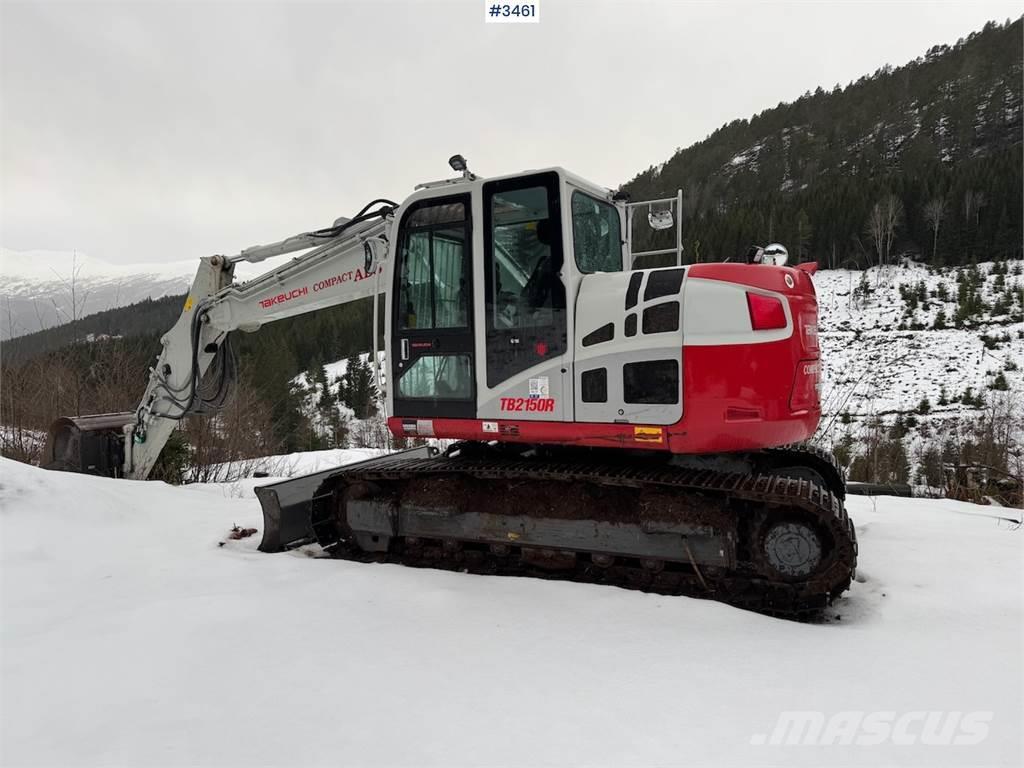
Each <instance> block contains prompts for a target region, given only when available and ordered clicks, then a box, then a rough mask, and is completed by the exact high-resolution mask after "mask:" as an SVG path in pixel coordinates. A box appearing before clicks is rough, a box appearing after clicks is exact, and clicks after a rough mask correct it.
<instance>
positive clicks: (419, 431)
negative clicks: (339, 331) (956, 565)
mask: <svg viewBox="0 0 1024 768" xmlns="http://www.w3.org/2000/svg"><path fill="white" fill-rule="evenodd" d="M450 164H451V166H452V168H453V169H454V170H455V171H456V172H457V173H458V174H459V175H458V176H457V177H455V178H452V179H448V180H443V181H438V182H432V183H428V184H422V185H420V186H418V187H417V189H416V190H415V191H414V192H413V194H412V195H410V196H409V197H408V198H406V200H405V201H404V202H402V203H401V204H397V203H394V202H391V201H389V200H374V201H372V202H371V203H369V204H368V205H366V206H365V207H364V208H363V209H362V210H361V211H360V212H359V213H358V214H357V215H356V216H354V217H352V218H351V219H339V220H338V221H336V222H335V223H334V225H333V226H331V227H328V228H326V229H321V230H318V231H315V232H309V233H306V234H301V235H297V236H294V237H290V238H288V239H286V240H283V241H281V242H279V243H275V244H273V245H269V246H256V247H253V248H249V249H246V250H244V251H242V252H241V253H240V254H238V255H236V256H233V257H225V256H212V257H209V258H203V259H201V261H200V267H199V271H198V273H197V275H196V277H195V280H194V282H193V284H192V289H191V291H190V293H189V295H188V298H187V299H186V301H185V305H184V308H183V310H182V314H181V317H180V318H179V320H178V321H177V323H176V324H175V325H174V327H173V328H172V329H171V330H170V331H169V332H168V333H167V334H166V335H164V337H163V338H162V344H163V350H162V352H161V354H160V356H159V358H158V361H157V364H156V365H155V367H154V368H152V369H151V375H150V379H149V383H148V385H147V387H146V391H145V395H144V397H143V398H142V401H141V403H139V406H138V408H136V410H135V411H132V412H130V413H124V414H105V415H100V416H85V417H80V418H67V419H61V420H59V421H58V422H57V423H56V424H55V425H54V427H53V429H52V430H51V434H50V440H49V444H48V447H47V459H46V461H47V463H48V465H49V466H51V467H53V468H57V469H65V470H70V471H79V472H91V473H94V474H101V475H109V476H113V477H126V478H135V479H144V478H146V477H147V476H148V474H149V473H150V471H151V470H152V468H153V466H154V464H155V463H156V461H157V458H158V456H159V454H160V451H161V449H162V448H163V446H164V444H165V443H166V441H167V439H168V437H169V436H170V434H171V432H172V431H173V430H174V429H175V427H176V425H177V423H178V421H179V420H180V419H181V418H182V417H184V416H185V415H186V414H191V413H203V412H208V411H210V410H212V409H215V408H217V407H218V406H219V405H221V404H223V402H224V401H225V399H226V398H227V396H228V393H229V391H230V384H231V381H232V377H233V373H234V368H233V360H234V358H233V355H232V352H231V345H230V340H231V333H232V332H234V331H255V330H256V329H258V328H259V327H260V326H262V325H264V324H265V323H270V322H273V321H276V320H281V319H284V318H287V317H292V316H294V315H299V314H304V313H307V312H313V311H316V310H318V309H321V308H324V307H333V306H337V305H339V304H343V303H346V302H351V301H355V300H359V299H372V300H373V302H374V313H373V316H374V322H375V325H376V323H377V318H378V317H379V316H380V315H381V314H382V315H383V318H384V321H383V322H384V328H383V331H384V333H383V337H384V350H383V352H384V360H385V361H386V363H385V368H386V370H383V371H382V370H378V379H379V381H380V382H381V383H383V382H384V381H386V382H387V386H386V388H385V391H384V395H383V397H384V402H385V407H386V413H387V415H388V419H387V423H388V427H389V428H390V430H391V432H392V433H393V434H394V435H396V436H404V437H429V438H453V439H455V440H456V441H457V442H455V443H454V444H452V445H451V446H450V447H449V448H448V449H447V450H446V451H444V452H443V453H440V454H439V453H438V452H437V451H436V450H433V449H427V448H420V449H413V450H410V451H404V452H398V453H395V454H391V455H388V456H383V457H380V458H377V459H372V460H370V461H366V462H362V463H360V464H355V465H349V466H345V467H341V468H338V469H335V470H330V471H327V472H320V473H317V474H316V475H311V476H307V477H304V478H296V479H293V480H288V481H284V482H282V483H277V484H275V485H268V486H266V487H264V488H260V489H258V495H259V496H260V500H261V503H262V505H263V511H264V530H263V540H262V543H261V547H260V548H261V549H263V550H264V551H276V550H280V549H287V548H292V547H297V546H301V545H304V544H308V543H312V542H318V543H319V544H320V545H321V546H322V547H323V549H324V550H325V551H326V552H329V553H331V554H333V555H335V556H339V557H346V558H353V559H362V560H373V561H389V562H400V563H404V564H407V565H413V566H430V567H437V568H452V569H458V570H466V571H473V572H484V573H501V574H531V575H541V576H548V577H551V576H556V577H563V578H571V579H577V580H581V581H592V582H599V583H608V584H615V585H620V586H626V587H635V588H640V589H645V590H650V591H657V592H662V593H667V594H693V595H700V596H706V597H711V598H715V599H719V600H723V601H726V602H729V603H733V604H736V605H740V606H743V607H747V608H751V609H753V610H759V611H763V612H767V613H772V614H777V615H785V616H800V615H805V614H807V613H808V612H814V611H817V610H819V609H821V608H822V607H823V606H825V605H827V604H828V603H829V602H830V601H831V600H832V599H833V598H835V597H836V596H838V595H839V594H841V593H842V592H843V591H844V590H845V589H847V588H848V586H849V584H850V581H851V579H852V578H853V575H854V569H855V566H856V556H857V544H856V537H855V534H854V529H853V525H852V523H851V521H850V520H849V518H848V517H847V515H846V511H845V507H844V497H845V487H844V482H843V478H842V474H841V473H840V471H839V470H838V469H837V468H836V466H835V465H834V463H833V462H832V461H831V460H830V458H829V456H828V455H827V454H824V453H822V452H820V451H818V450H816V449H814V448H812V447H810V446H809V445H807V443H806V441H807V440H808V439H809V438H811V436H812V435H813V434H814V431H815V429H816V427H817V424H818V421H819V418H820V415H821V407H820V402H819V372H820V368H819V366H820V363H819V349H818V337H817V318H818V315H817V303H816V300H815V292H814V286H813V284H812V280H811V275H812V274H813V266H811V265H799V266H797V267H788V266H785V261H786V257H787V255H786V253H785V249H784V248H782V247H781V246H770V247H768V248H755V249H752V251H751V253H749V254H748V256H747V258H746V259H744V260H743V261H739V262H733V263H728V262H723V263H699V264H690V265H685V266H684V265H682V264H681V261H682V259H681V246H680V243H681V237H680V238H678V239H677V248H676V249H668V250H669V251H672V250H675V251H676V256H677V259H676V266H669V267H663V268H656V269H633V259H634V257H635V256H636V255H638V254H636V253H633V252H632V239H633V238H632V214H633V213H634V212H635V209H636V207H637V206H640V205H642V206H645V207H646V208H647V209H648V211H649V213H648V221H649V223H650V225H651V226H652V227H654V228H655V229H664V228H667V227H672V226H673V220H672V215H671V206H672V203H673V202H674V200H675V199H674V198H670V199H668V200H662V201H648V202H644V203H629V202H626V201H625V199H620V196H617V195H613V194H612V193H611V192H610V191H609V190H607V189H604V188H601V187H598V186H596V185H594V184H591V183H589V182H587V181H585V180H583V179H581V178H579V177H577V176H574V175H573V174H571V173H568V172H567V171H565V170H563V169H561V168H551V169H547V170H540V171H526V172H523V173H518V174H514V175H510V176H501V177H497V178H478V177H477V176H475V175H474V174H472V173H470V172H469V171H468V169H467V168H466V164H465V161H464V160H463V159H462V158H461V156H458V155H456V156H455V157H453V158H452V160H451V161H450ZM677 214H678V210H677ZM676 226H678V224H676ZM300 251H304V252H303V253H301V255H299V256H297V257H296V258H293V259H292V260H291V261H289V262H288V263H287V264H285V265H284V266H281V267H278V268H276V269H273V270H271V271H269V272H268V273H267V274H265V275H263V276H262V277H259V278H257V279H254V280H251V281H248V282H244V283H235V282H234V281H233V271H234V267H235V264H236V263H238V262H240V261H249V262H258V261H262V260H263V259H266V258H269V257H273V256H279V255H281V254H286V253H291V252H300ZM380 302H383V313H378V311H377V309H378V306H379V304H380ZM379 330H380V329H378V328H376V327H375V329H374V339H375V340H376V339H377V338H378V337H379V336H378V334H379ZM372 358H373V360H374V361H378V360H379V359H380V356H379V354H378V351H377V350H374V351H373V356H372ZM377 364H378V366H379V365H380V364H379V363H377Z"/></svg>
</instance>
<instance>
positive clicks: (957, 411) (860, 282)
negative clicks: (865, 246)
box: [814, 261, 1024, 444]
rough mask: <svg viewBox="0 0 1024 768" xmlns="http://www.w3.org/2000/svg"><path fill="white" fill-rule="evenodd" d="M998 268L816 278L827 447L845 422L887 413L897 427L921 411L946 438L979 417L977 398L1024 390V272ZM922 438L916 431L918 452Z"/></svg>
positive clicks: (917, 268)
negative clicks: (969, 308) (960, 316)
mask: <svg viewBox="0 0 1024 768" xmlns="http://www.w3.org/2000/svg"><path fill="white" fill-rule="evenodd" d="M994 268H995V265H994V264H992V263H985V264H980V265H978V268H977V271H976V273H972V271H971V270H970V268H955V269H950V270H945V271H941V272H940V271H937V270H930V269H928V268H926V267H924V266H922V265H919V264H913V263H909V264H906V265H904V266H900V267H890V268H887V269H878V268H874V269H871V270H867V271H866V272H860V271H849V270H825V271H822V272H819V273H818V274H817V275H815V277H814V284H815V289H816V291H817V293H818V309H819V329H820V340H821V348H822V359H823V361H824V365H823V371H824V382H823V390H822V404H823V408H824V411H825V418H824V419H823V420H822V427H821V429H820V431H819V434H820V436H821V437H822V439H823V441H824V442H825V443H826V444H828V443H829V442H830V441H834V440H835V439H837V438H838V436H839V434H840V433H841V432H842V431H843V429H844V424H843V422H844V421H845V420H846V419H849V420H851V421H852V423H853V424H854V425H857V424H858V423H860V424H862V423H863V421H864V420H865V419H866V418H867V417H869V416H873V415H880V416H882V418H883V421H885V422H886V423H888V424H891V423H892V422H893V420H894V419H895V418H896V415H897V414H908V413H914V414H915V418H916V419H917V421H918V422H919V424H921V425H930V426H934V427H937V428H939V429H940V430H941V429H942V428H947V427H948V428H952V427H955V425H956V424H957V423H958V422H962V421H964V420H970V419H972V418H974V417H975V416H976V415H977V413H978V412H979V410H980V409H981V408H982V407H983V406H981V405H980V404H979V403H977V402H976V401H975V398H977V397H979V396H980V397H984V398H986V399H988V400H992V399H993V398H996V397H1004V398H1005V397H1012V394H1013V393H1015V392H1020V391H1022V390H1024V322H1022V317H1024V276H1022V265H1021V262H1019V261H1018V262H1009V263H1008V267H1007V270H1006V271H1007V273H1006V274H1004V275H1001V274H998V272H999V271H1001V270H1000V269H999V268H996V273H994V272H993V269H994ZM972 274H975V275H976V277H975V278H972V277H971V275H972ZM971 279H974V280H976V283H975V284H976V286H977V288H976V291H974V293H973V294H972V295H975V296H977V301H976V303H975V311H974V312H973V313H972V314H971V315H970V316H969V317H967V318H965V319H964V320H963V327H962V328H956V327H954V323H955V321H956V316H957V312H958V311H959V309H958V308H959V307H960V305H961V304H962V303H964V302H963V301H960V300H959V299H960V298H961V297H963V296H964V294H967V293H970V291H968V289H966V288H964V287H961V284H964V283H969V281H970V280H971ZM922 296H923V298H921V297H922ZM965 301H966V300H965ZM940 314H941V317H940ZM968 390H970V396H968V397H967V398H966V400H967V402H964V400H965V398H964V395H965V393H967V392H968ZM924 399H927V400H928V408H927V412H924V413H922V412H920V406H921V402H922V400H924ZM844 413H846V414H849V415H848V416H846V417H843V416H842V414H844ZM918 432H920V428H917V429H914V430H912V433H913V434H912V435H910V437H909V443H910V444H913V443H914V440H915V437H916V435H917V433H918Z"/></svg>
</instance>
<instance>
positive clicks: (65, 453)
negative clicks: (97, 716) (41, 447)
mask: <svg viewBox="0 0 1024 768" xmlns="http://www.w3.org/2000/svg"><path fill="white" fill-rule="evenodd" d="M134 418H135V414H134V413H133V412H131V411H128V412H126V413H101V414H95V415H92V416H65V417H62V418H59V419H57V420H56V421H55V422H53V424H51V425H50V431H49V434H48V435H47V440H46V451H45V453H44V454H43V460H42V462H41V464H42V466H43V468H44V469H56V470H60V471H63V472H81V473H84V474H88V475H102V476H104V477H121V475H122V474H123V465H124V426H125V425H126V424H130V423H131V421H132V420H133V419H134Z"/></svg>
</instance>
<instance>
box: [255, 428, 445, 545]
mask: <svg viewBox="0 0 1024 768" xmlns="http://www.w3.org/2000/svg"><path fill="white" fill-rule="evenodd" d="M436 454H437V449H436V448H432V447H430V446H426V445H424V446H420V447H418V448H410V449H408V450H406V451H399V452H398V453H394V454H390V455H388V456H381V457H378V458H373V459H367V460H366V461H360V462H357V463H355V464H348V465H346V467H348V468H354V467H371V466H373V465H375V464H377V463H380V462H381V461H382V460H386V461H396V460H398V461H402V460H409V459H426V458H430V457H431V456H434V455H436ZM338 471H339V467H332V468H331V469H325V470H321V471H320V472H313V473H311V474H308V475H302V476H301V477H293V478H290V479H288V480H282V481H281V482H278V483H271V484H269V485H261V486H259V487H257V488H256V489H255V490H256V498H258V499H259V500H260V506H261V507H262V508H263V539H262V541H260V547H259V548H260V551H261V552H280V551H281V550H284V549H294V548H295V547H301V546H302V545H303V544H309V543H311V542H314V541H316V537H315V535H314V533H313V525H312V520H311V512H312V502H313V495H314V494H315V493H316V491H317V489H318V488H319V487H320V486H321V485H322V484H323V482H324V480H326V479H327V478H328V477H330V476H331V475H334V474H337V472H338Z"/></svg>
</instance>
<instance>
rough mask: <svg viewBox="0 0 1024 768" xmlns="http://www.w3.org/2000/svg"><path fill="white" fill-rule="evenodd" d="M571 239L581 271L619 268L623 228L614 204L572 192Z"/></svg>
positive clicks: (601, 270)
mask: <svg viewBox="0 0 1024 768" xmlns="http://www.w3.org/2000/svg"><path fill="white" fill-rule="evenodd" d="M572 240H573V252H574V254H575V256H576V266H577V267H578V268H579V270H580V272H621V271H622V230H621V227H620V224H619V211H618V209H617V208H616V207H615V206H614V205H609V204H608V203H606V202H604V201H602V200H597V199H595V198H593V197H591V196H590V195H585V194H583V193H582V192H573V193H572Z"/></svg>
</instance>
